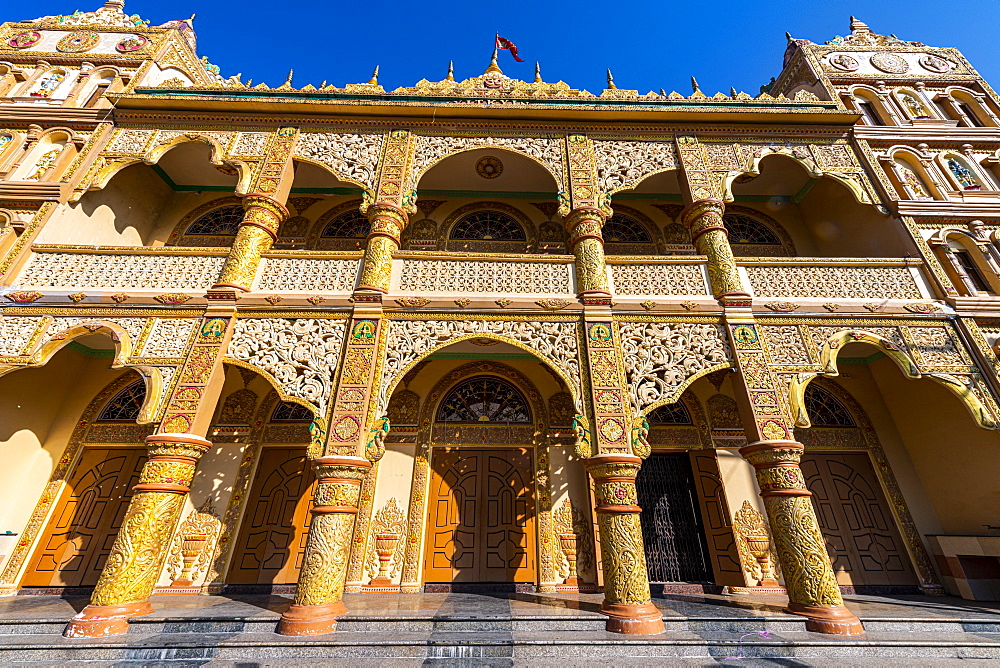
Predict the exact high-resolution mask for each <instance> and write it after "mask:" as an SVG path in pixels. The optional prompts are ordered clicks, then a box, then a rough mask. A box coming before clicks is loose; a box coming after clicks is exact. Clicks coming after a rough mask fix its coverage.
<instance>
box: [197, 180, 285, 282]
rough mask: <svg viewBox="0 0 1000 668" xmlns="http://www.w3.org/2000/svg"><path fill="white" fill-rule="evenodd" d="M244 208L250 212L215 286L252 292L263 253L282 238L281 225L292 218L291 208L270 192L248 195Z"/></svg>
mask: <svg viewBox="0 0 1000 668" xmlns="http://www.w3.org/2000/svg"><path fill="white" fill-rule="evenodd" d="M243 208H244V209H245V210H246V213H245V214H244V216H243V221H242V222H240V228H239V230H238V231H237V232H236V239H235V240H234V241H233V246H232V248H230V249H229V257H227V258H226V264H225V265H224V266H223V267H222V272H221V273H220V274H219V280H218V281H217V282H216V284H215V285H214V286H213V287H215V288H236V289H237V290H243V291H249V290H250V286H251V285H253V280H254V278H255V277H256V276H257V269H258V267H260V256H261V254H262V253H264V252H266V251H268V250H270V248H271V246H272V244H274V242H275V240H277V238H278V227H279V226H280V225H281V224H282V223H283V222H285V220H286V219H287V218H288V209H286V208H285V206H284V205H283V204H281V203H280V202H278V201H277V200H275V199H273V198H271V197H268V196H267V195H259V194H258V195H247V196H246V197H244V198H243Z"/></svg>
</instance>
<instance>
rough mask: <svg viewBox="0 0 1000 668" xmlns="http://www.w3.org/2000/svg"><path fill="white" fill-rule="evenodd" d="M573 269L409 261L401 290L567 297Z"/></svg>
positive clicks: (539, 264) (525, 264) (544, 265)
mask: <svg viewBox="0 0 1000 668" xmlns="http://www.w3.org/2000/svg"><path fill="white" fill-rule="evenodd" d="M570 271H571V265H569V264H564V263H552V262H485V261H477V260H468V261H464V260H457V261H451V260H405V261H404V262H403V271H402V273H401V274H400V277H399V289H400V290H412V291H420V292H469V293H476V292H501V293H532V294H567V293H569V292H572V285H571V283H570Z"/></svg>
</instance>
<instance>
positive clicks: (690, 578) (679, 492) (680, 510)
mask: <svg viewBox="0 0 1000 668" xmlns="http://www.w3.org/2000/svg"><path fill="white" fill-rule="evenodd" d="M636 489H637V491H638V496H639V506H640V507H641V508H642V513H641V514H640V516H639V520H640V522H641V523H642V540H643V543H644V544H645V546H646V567H647V570H648V571H649V579H650V581H651V582H711V581H712V566H711V563H710V561H709V553H708V545H707V544H706V543H705V533H704V530H703V528H702V522H701V510H700V508H699V503H698V497H697V494H696V492H695V486H694V477H693V476H692V474H691V464H690V461H689V458H688V453H686V452H678V453H665V454H660V453H657V454H653V455H652V456H650V457H649V458H648V459H647V460H646V461H645V462H643V464H642V468H641V469H639V475H638V476H637V478H636Z"/></svg>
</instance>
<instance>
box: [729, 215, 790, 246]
mask: <svg viewBox="0 0 1000 668" xmlns="http://www.w3.org/2000/svg"><path fill="white" fill-rule="evenodd" d="M722 224H723V225H724V226H725V228H726V231H727V232H729V243H730V244H735V245H743V246H781V239H779V238H778V235H777V234H775V233H774V230H772V229H771V228H769V227H768V226H767V225H765V224H764V223H762V222H760V221H759V220H756V219H754V218H751V217H750V216H747V215H744V214H742V213H727V214H725V215H724V216H722Z"/></svg>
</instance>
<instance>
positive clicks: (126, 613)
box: [63, 600, 153, 638]
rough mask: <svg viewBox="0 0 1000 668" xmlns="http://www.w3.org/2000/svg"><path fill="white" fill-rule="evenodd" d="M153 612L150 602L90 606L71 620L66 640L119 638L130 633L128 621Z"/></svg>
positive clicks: (67, 628)
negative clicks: (127, 632) (118, 636)
mask: <svg viewBox="0 0 1000 668" xmlns="http://www.w3.org/2000/svg"><path fill="white" fill-rule="evenodd" d="M151 612H153V606H152V605H150V604H149V601H148V600H146V601H137V602H136V603H126V604H125V605H88V606H87V607H86V608H84V609H83V610H82V611H81V612H80V613H79V614H77V616H76V617H74V618H73V619H71V620H69V624H67V625H66V630H65V631H63V637H64V638H103V637H105V636H117V635H121V634H122V633H125V632H126V631H128V620H129V619H130V618H132V617H141V616H142V615H148V614H149V613H151Z"/></svg>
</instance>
